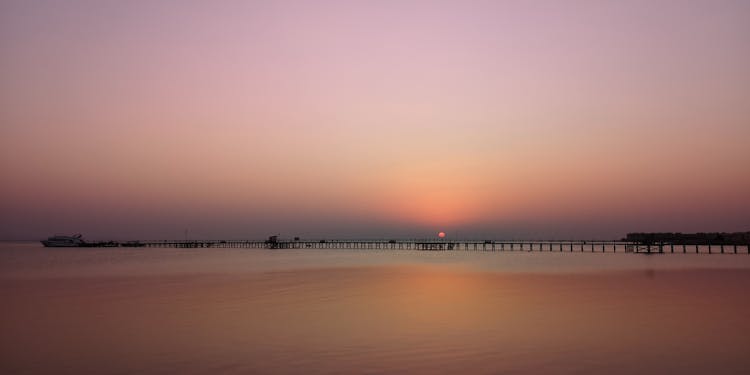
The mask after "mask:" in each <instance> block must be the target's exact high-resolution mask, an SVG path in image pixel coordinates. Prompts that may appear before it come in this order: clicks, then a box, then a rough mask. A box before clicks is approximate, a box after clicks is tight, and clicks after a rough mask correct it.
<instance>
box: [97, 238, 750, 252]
mask: <svg viewBox="0 0 750 375" xmlns="http://www.w3.org/2000/svg"><path fill="white" fill-rule="evenodd" d="M88 246H93V247H99V246H101V247H103V246H107V247H112V246H114V247H150V248H159V247H161V248H244V249H352V250H426V251H459V250H460V251H527V252H529V251H533V252H567V253H572V252H578V253H581V252H588V253H638V254H675V253H679V254H686V253H694V254H750V246H749V245H748V244H744V245H727V244H701V245H683V244H671V243H639V242H627V241H565V240H560V241H520V240H519V241H507V240H501V241H495V240H485V241H477V240H226V241H224V240H165V241H129V242H122V243H117V242H112V241H109V242H101V243H90V244H88Z"/></svg>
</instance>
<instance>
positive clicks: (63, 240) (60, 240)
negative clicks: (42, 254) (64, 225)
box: [42, 234, 86, 247]
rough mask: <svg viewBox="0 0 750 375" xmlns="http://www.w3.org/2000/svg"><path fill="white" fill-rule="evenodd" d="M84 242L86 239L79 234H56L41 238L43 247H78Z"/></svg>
mask: <svg viewBox="0 0 750 375" xmlns="http://www.w3.org/2000/svg"><path fill="white" fill-rule="evenodd" d="M85 244H86V241H84V240H83V239H82V238H81V235H80V234H76V235H73V236H60V235H56V236H52V237H50V238H47V239H46V240H42V245H44V247H78V246H83V245H85Z"/></svg>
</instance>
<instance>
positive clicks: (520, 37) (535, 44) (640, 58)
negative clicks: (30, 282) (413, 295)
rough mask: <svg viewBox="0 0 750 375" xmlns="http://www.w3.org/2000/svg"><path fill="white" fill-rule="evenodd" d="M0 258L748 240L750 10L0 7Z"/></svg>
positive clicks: (628, 6)
mask: <svg viewBox="0 0 750 375" xmlns="http://www.w3.org/2000/svg"><path fill="white" fill-rule="evenodd" d="M0 176H2V177H0V239H39V238H44V237H46V236H48V235H51V234H54V233H78V232H80V233H83V234H84V235H85V236H87V237H89V238H99V239H135V238H138V239H173V238H183V237H184V236H185V232H186V231H187V236H188V237H189V238H196V239H198V238H200V239H203V238H212V239H219V238H222V239H244V238H248V239H250V238H252V239H255V238H264V237H266V236H268V235H271V234H277V233H278V234H281V235H282V236H301V237H303V238H424V237H432V236H436V235H437V233H438V232H439V231H445V232H446V233H447V234H448V238H451V237H452V238H493V239H572V238H576V239H587V238H590V239H618V238H621V237H623V236H624V235H625V234H626V233H628V232H634V231H681V232H692V231H747V230H750V198H749V197H750V1H689V0H685V1H662V0H656V1H653V0H650V1H639V0H635V1H473V0H463V1H440V0H435V1H409V0H407V1H389V0H385V1H357V0H355V1H344V0H341V1H327V0H322V1H210V2H209V1H195V2H193V1H106V0H103V1H27V0H26V1H3V2H2V3H0Z"/></svg>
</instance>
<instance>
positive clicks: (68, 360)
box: [0, 243, 750, 374]
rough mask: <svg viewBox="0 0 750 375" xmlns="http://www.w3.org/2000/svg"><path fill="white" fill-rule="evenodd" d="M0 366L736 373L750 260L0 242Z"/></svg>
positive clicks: (745, 345) (31, 369) (34, 369)
mask: <svg viewBox="0 0 750 375" xmlns="http://www.w3.org/2000/svg"><path fill="white" fill-rule="evenodd" d="M0 300H1V302H2V305H0V306H2V307H0V332H2V333H0V373H3V374H15V373H18V374H26V373H71V374H81V373H96V374H128V373H179V374H185V373H188V374H190V373H243V374H244V373H281V374H285V373H292V374H316V373H347V374H348V373H389V374H390V373H409V374H413V373H463V374H475V373H476V374H484V373H487V374H489V373H503V374H542V373H550V374H571V373H575V374H603V373H607V374H638V373H685V374H708V373H711V374H714V373H721V374H746V373H748V372H750V355H749V354H748V353H750V255H747V254H744V255H733V254H725V255H720V254H713V255H707V254H705V255H696V254H664V255H637V254H610V253H607V254H601V253H537V252H533V253H528V252H513V253H511V252H502V253H501V252H472V251H456V252H417V251H398V250H248V249H143V248H140V249H137V248H136V249H133V248H130V249H126V248H110V249H95V248H80V249H45V248H42V247H41V245H38V244H37V243H0Z"/></svg>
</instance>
